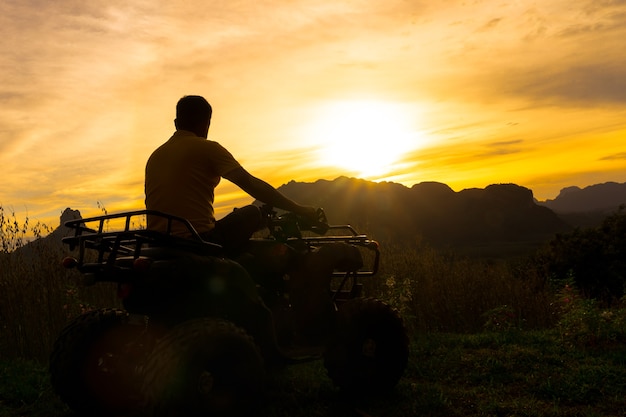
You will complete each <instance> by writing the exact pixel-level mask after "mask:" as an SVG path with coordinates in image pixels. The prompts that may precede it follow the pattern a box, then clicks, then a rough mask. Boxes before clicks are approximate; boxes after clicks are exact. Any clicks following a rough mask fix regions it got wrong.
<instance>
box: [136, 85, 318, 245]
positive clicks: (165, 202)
mask: <svg viewBox="0 0 626 417" xmlns="http://www.w3.org/2000/svg"><path fill="white" fill-rule="evenodd" d="M211 115H212V108H211V105H210V104H209V103H208V102H207V100H206V99H205V98H204V97H201V96H194V95H190V96H184V97H182V98H181V99H180V100H179V101H178V103H177V105H176V119H175V120H174V125H175V126H176V132H175V133H174V135H173V136H172V137H171V138H170V139H169V140H168V141H167V142H165V143H164V144H163V145H161V146H160V147H159V148H157V149H156V150H155V151H154V152H153V153H152V155H151V156H150V158H149V159H148V162H147V164H146V173H145V194H146V200H145V203H146V208H147V209H148V210H157V211H161V212H164V213H168V214H172V215H175V216H179V217H182V218H185V219H187V220H189V222H190V223H191V224H192V225H193V226H194V228H195V229H196V231H198V233H199V234H200V236H201V237H202V238H203V239H205V240H208V241H211V242H214V243H218V244H221V245H222V246H223V247H224V248H225V249H226V251H227V252H228V251H229V250H233V249H236V248H238V247H241V246H242V245H244V244H245V242H246V241H247V240H248V239H249V238H250V237H251V235H252V234H253V233H254V232H255V231H256V230H259V229H260V228H261V227H262V226H263V224H262V218H261V213H260V211H259V208H258V207H256V206H252V205H249V206H246V207H243V208H240V209H236V210H234V211H233V212H232V213H230V214H229V215H227V216H225V217H224V218H222V219H220V220H217V221H216V220H215V215H214V210H213V202H214V196H215V187H216V186H217V185H218V184H219V182H220V180H221V178H226V179H227V180H229V181H231V182H233V183H234V184H236V185H237V186H239V187H240V188H241V189H242V190H243V191H245V192H246V193H248V194H249V195H251V196H252V197H254V198H256V199H257V200H259V201H262V202H264V203H266V204H269V205H271V206H274V207H278V208H281V209H284V210H287V211H291V212H293V213H296V214H298V215H301V216H304V217H305V218H308V219H310V220H312V221H316V220H318V219H317V210H316V208H314V207H309V206H303V205H300V204H298V203H296V202H294V201H292V200H290V199H289V198H287V197H285V196H284V195H283V194H281V193H280V192H279V191H278V190H276V189H275V188H274V187H273V186H271V185H269V184H268V183H267V182H265V181H263V180H261V179H259V178H257V177H255V176H253V175H251V174H250V173H249V172H248V171H246V170H245V169H244V168H243V167H242V166H241V165H240V164H239V162H237V160H236V159H235V158H234V157H233V156H232V155H231V153H230V152H229V151H228V150H226V149H225V148H224V147H223V146H222V145H220V144H219V143H217V142H214V141H212V140H208V139H207V136H208V132H209V127H210V125H211ZM172 226H173V230H172V233H173V234H176V235H181V236H185V235H186V234H188V231H187V229H186V228H185V227H184V226H183V225H182V224H173V225H172ZM166 227H167V222H166V220H165V219H164V218H162V217H156V216H148V229H150V230H157V231H165V230H166Z"/></svg>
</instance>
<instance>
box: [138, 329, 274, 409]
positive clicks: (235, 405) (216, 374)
mask: <svg viewBox="0 0 626 417" xmlns="http://www.w3.org/2000/svg"><path fill="white" fill-rule="evenodd" d="M143 375H144V377H143V382H144V387H143V392H144V394H145V399H146V404H147V410H146V411H147V412H148V414H149V415H151V416H155V417H162V416H168V417H171V416H185V417H187V416H190V417H191V416H194V417H199V416H203V417H204V416H207V417H208V416H244V415H251V414H249V413H250V411H251V410H252V409H253V408H254V406H255V405H256V404H257V400H258V399H259V398H260V393H261V389H262V384H263V380H264V376H265V369H264V367H263V360H262V358H261V355H260V353H259V351H258V349H257V347H256V345H255V344H254V341H253V340H252V338H251V337H250V336H249V335H248V334H247V333H246V332H245V331H244V330H243V329H241V328H239V327H237V326H235V325H234V324H233V323H232V322H229V321H226V320H222V319H210V318H204V319H194V320H190V321H188V322H184V323H182V324H180V325H178V326H176V327H175V328H173V329H172V330H171V331H170V332H169V333H168V334H166V335H165V336H164V337H163V338H162V339H161V340H160V341H159V342H158V343H157V345H156V347H155V349H154V351H153V352H152V353H151V354H150V356H149V358H148V360H147V362H146V366H145V368H144V374H143Z"/></svg>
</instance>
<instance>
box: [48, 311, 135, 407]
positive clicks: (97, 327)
mask: <svg viewBox="0 0 626 417" xmlns="http://www.w3.org/2000/svg"><path fill="white" fill-rule="evenodd" d="M140 334H141V333H140V332H138V331H137V328H136V326H131V325H129V324H128V313H126V312H125V311H123V310H119V309H101V310H94V311H90V312H87V313H85V314H82V315H80V316H78V317H76V318H75V319H74V320H72V321H71V322H70V323H69V324H68V325H67V326H65V328H64V329H63V331H62V332H61V334H60V335H59V337H58V338H57V340H56V342H55V344H54V348H53V351H52V354H51V356H50V378H51V383H52V387H53V388H54V390H55V392H56V393H57V395H58V396H59V397H60V398H61V400H62V401H63V402H65V403H66V404H67V405H68V406H69V407H70V408H71V409H72V410H74V411H76V412H78V413H79V414H81V415H89V416H114V415H118V414H123V413H126V412H128V411H129V410H133V409H136V408H137V407H138V406H139V403H140V398H139V392H140V391H139V384H138V383H137V380H136V376H137V373H136V369H137V366H138V363H137V362H135V360H136V359H137V358H138V357H141V356H142V354H133V353H132V350H133V346H134V342H137V338H138V337H139V336H140ZM135 347H136V346H135Z"/></svg>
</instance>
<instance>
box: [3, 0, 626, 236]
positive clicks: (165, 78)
mask: <svg viewBox="0 0 626 417" xmlns="http://www.w3.org/2000/svg"><path fill="white" fill-rule="evenodd" d="M624 15H626V4H625V3H624V2H597V1H594V0H582V1H578V2H574V3H572V2H571V1H566V0H546V1H542V2H524V1H515V2H513V1H510V2H506V1H504V2H502V1H495V0H486V1H482V2H465V1H460V0H458V1H457V0H452V1H446V2H419V1H410V2H407V1H404V0H384V1H383V0H356V1H342V2H337V1H335V0H332V1H331V0H302V1H297V2H294V1H286V0H269V1H267V2H255V1H239V2H209V3H206V2H201V1H199V0H191V1H185V2H182V1H173V2H152V1H148V0H137V1H132V2H127V1H121V0H106V1H105V0H94V1H89V2H75V1H69V0H59V1H54V2H51V1H43V0H33V1H29V2H20V1H17V0H8V1H4V2H2V3H0V31H1V33H2V38H3V42H2V44H1V45H0V53H1V54H2V57H3V65H1V66H0V79H2V83H1V84H0V105H1V106H2V112H0V132H1V138H0V166H2V168H3V172H4V176H3V181H2V185H1V186H0V205H3V206H4V207H6V208H9V209H12V210H14V211H15V212H16V213H18V214H20V215H22V216H28V217H30V218H31V219H37V220H41V221H44V222H47V223H50V224H53V225H56V224H57V222H58V216H59V215H60V213H61V212H62V211H63V210H64V209H65V208H66V207H71V208H73V209H78V210H81V212H83V215H90V214H99V209H98V207H97V204H96V202H101V203H102V204H103V205H104V206H105V207H106V208H107V210H108V211H109V212H115V211H121V210H127V209H139V208H142V205H143V199H144V190H143V175H144V168H145V163H146V160H147V158H148V156H149V155H150V153H151V152H152V151H153V150H154V149H155V148H156V147H157V146H159V145H160V144H161V143H163V142H164V141H166V140H167V139H168V138H169V137H170V136H171V134H172V133H173V131H174V124H173V120H174V117H175V115H174V107H175V104H176V102H177V100H178V99H179V98H180V97H182V96H183V95H186V94H199V95H203V96H205V97H206V98H207V99H208V100H209V102H211V104H212V105H213V109H214V113H213V120H212V125H211V130H210V131H209V139H212V140H216V141H218V142H220V143H221V144H223V145H224V146H225V147H226V148H227V149H228V150H230V151H231V152H232V153H233V155H234V156H235V158H237V160H239V161H240V162H241V163H242V164H243V166H244V167H245V168H246V169H247V170H248V171H250V172H251V173H253V174H254V175H256V176H258V177H260V178H262V179H264V180H266V181H267V182H269V183H271V184H272V185H274V186H276V187H278V186H280V185H282V184H284V183H286V182H288V181H290V180H296V181H306V182H312V181H316V180H318V179H327V180H332V179H335V178H337V177H338V176H341V175H345V176H353V177H361V178H365V179H368V180H371V181H394V182H398V183H401V184H403V185H406V186H408V187H410V186H412V185H413V184H417V183H420V182H424V181H437V182H442V183H445V184H447V185H449V186H450V187H451V188H452V189H453V190H455V191H460V190H462V189H464V188H473V187H477V188H483V187H486V186H488V185H490V184H494V183H515V184H518V185H521V186H524V187H528V188H530V189H531V190H532V191H533V193H534V195H535V197H536V198H537V199H539V200H545V199H548V198H555V197H556V196H557V195H558V193H559V191H560V190H561V189H562V188H564V187H568V186H574V185H575V186H579V187H585V186H588V185H592V184H597V183H602V182H607V181H615V182H626V140H625V139H626V124H625V120H626V118H625V115H626V60H625V59H624V53H623V51H624V39H626V25H624V24H623V19H622V17H623V16H624ZM249 201H250V198H249V197H248V196H246V195H245V194H243V193H242V192H241V191H240V190H239V189H238V188H237V187H235V186H234V185H232V184H230V183H229V182H228V181H222V183H221V185H220V186H219V188H218V190H217V192H216V213H217V214H218V216H219V215H220V214H223V213H225V212H227V211H229V210H230V209H232V207H233V206H234V205H240V204H244V203H247V202H249Z"/></svg>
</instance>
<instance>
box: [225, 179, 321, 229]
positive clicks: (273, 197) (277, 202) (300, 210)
mask: <svg viewBox="0 0 626 417" xmlns="http://www.w3.org/2000/svg"><path fill="white" fill-rule="evenodd" d="M224 178H226V179H227V180H229V181H231V182H232V183H234V184H236V185H237V186H238V187H239V188H241V189H242V190H244V191H245V192H246V193H248V194H250V195H251V196H252V197H254V198H256V199H257V200H260V201H262V202H264V203H265V204H269V205H271V206H274V207H278V208H281V209H283V210H287V211H291V212H293V213H296V214H299V215H301V216H304V217H307V218H310V219H312V220H317V210H316V209H315V207H309V206H302V205H300V204H298V203H296V202H295V201H293V200H290V199H289V198H287V197H285V196H284V195H282V194H281V193H280V191H278V190H277V189H276V188H274V187H272V186H271V185H270V184H268V183H267V182H265V181H263V180H262V179H259V178H257V177H255V176H253V175H252V174H250V173H249V172H248V171H246V170H245V169H244V168H243V167H239V168H235V169H233V170H231V171H229V172H227V173H226V174H224Z"/></svg>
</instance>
